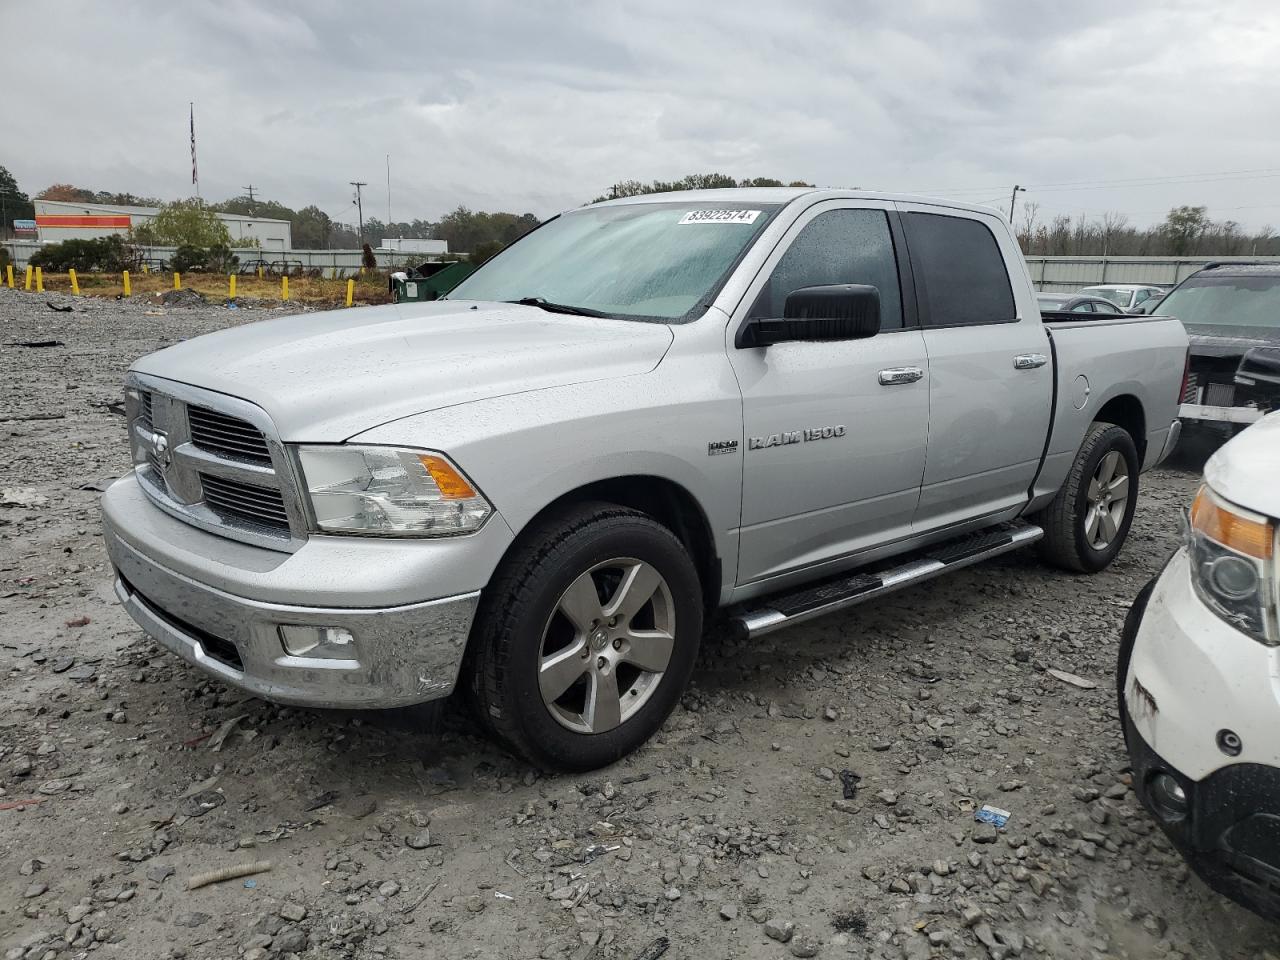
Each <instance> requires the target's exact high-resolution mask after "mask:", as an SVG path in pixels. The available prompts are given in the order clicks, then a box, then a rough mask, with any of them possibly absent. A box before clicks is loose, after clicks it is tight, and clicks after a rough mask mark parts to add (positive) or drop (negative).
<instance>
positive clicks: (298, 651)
mask: <svg viewBox="0 0 1280 960" xmlns="http://www.w3.org/2000/svg"><path fill="white" fill-rule="evenodd" d="M277 629H278V632H279V634H280V644H281V646H283V647H284V652H285V653H287V654H289V656H291V657H328V658H330V659H337V660H354V659H355V658H356V650H355V643H356V638H355V636H354V635H353V634H352V633H351V631H350V630H344V629H343V628H342V627H316V626H299V625H294V624H288V623H282V624H280V626H279V627H278V628H277Z"/></svg>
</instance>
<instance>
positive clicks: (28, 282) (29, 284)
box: [22, 264, 31, 290]
mask: <svg viewBox="0 0 1280 960" xmlns="http://www.w3.org/2000/svg"><path fill="white" fill-rule="evenodd" d="M22 289H23V290H30V289H31V264H27V282H26V283H25V284H24V285H23V287H22Z"/></svg>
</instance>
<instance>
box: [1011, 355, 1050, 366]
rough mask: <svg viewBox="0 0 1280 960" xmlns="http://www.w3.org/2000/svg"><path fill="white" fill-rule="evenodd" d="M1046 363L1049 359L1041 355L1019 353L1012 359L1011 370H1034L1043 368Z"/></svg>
mask: <svg viewBox="0 0 1280 960" xmlns="http://www.w3.org/2000/svg"><path fill="white" fill-rule="evenodd" d="M1048 362H1049V358H1048V357H1046V356H1045V355H1044V354H1043V353H1020V354H1018V356H1016V357H1014V358H1013V369H1015V370H1034V369H1036V367H1043V366H1044V365H1045V364H1046V363H1048Z"/></svg>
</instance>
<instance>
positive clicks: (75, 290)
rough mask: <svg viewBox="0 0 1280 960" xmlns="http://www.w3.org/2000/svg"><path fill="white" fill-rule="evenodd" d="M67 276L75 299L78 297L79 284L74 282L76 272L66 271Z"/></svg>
mask: <svg viewBox="0 0 1280 960" xmlns="http://www.w3.org/2000/svg"><path fill="white" fill-rule="evenodd" d="M67 274H68V275H69V276H70V277H71V292H72V293H73V294H75V295H76V296H77V297H78V296H80V284H79V283H78V282H77V281H76V272H75V271H74V270H68V271H67Z"/></svg>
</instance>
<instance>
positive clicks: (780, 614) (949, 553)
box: [730, 522, 1044, 637]
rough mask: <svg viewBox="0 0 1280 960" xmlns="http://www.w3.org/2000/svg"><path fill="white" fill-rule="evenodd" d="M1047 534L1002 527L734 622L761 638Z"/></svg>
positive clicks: (787, 597)
mask: <svg viewBox="0 0 1280 960" xmlns="http://www.w3.org/2000/svg"><path fill="white" fill-rule="evenodd" d="M1043 536H1044V530H1042V529H1041V528H1040V527H1037V526H1035V525H1034V524H1030V523H1022V522H1013V523H1004V524H1000V525H999V526H996V527H993V528H991V529H989V530H982V531H979V532H978V533H972V534H968V535H967V536H963V537H957V538H956V539H954V540H947V541H944V542H943V543H939V544H935V545H934V546H932V547H929V548H927V549H925V550H922V551H920V552H918V553H913V554H908V557H907V559H906V561H905V562H901V558H896V559H898V560H899V563H898V566H895V567H888V568H885V569H881V570H876V571H874V572H867V571H859V572H856V573H853V574H846V575H843V576H841V577H838V578H836V579H833V580H826V581H823V582H821V583H819V584H817V585H816V586H813V585H811V586H804V587H801V588H799V589H797V590H793V591H791V592H789V593H781V594H775V595H773V596H771V597H764V598H762V599H760V600H756V601H752V603H753V604H754V605H753V606H751V607H748V608H745V609H743V608H740V609H738V610H737V611H736V612H735V613H733V614H731V616H730V620H731V622H733V623H735V624H736V625H737V626H738V628H739V629H741V630H742V632H743V633H744V634H745V635H746V636H748V637H759V636H762V635H764V634H766V633H772V632H773V631H774V630H781V629H782V628H783V627H789V626H791V625H792V624H796V623H803V622H804V621H806V620H812V619H814V618H815V617H821V616H824V615H826V614H828V613H834V612H835V611H837V610H844V609H845V608H846V607H852V606H853V605H854V604H857V603H865V602H866V601H867V600H874V599H875V598H877V597H882V596H884V595H885V594H886V593H892V592H893V591H895V590H901V589H902V588H903V587H909V586H912V585H913V584H917V583H923V582H924V581H925V580H932V579H933V578H934V577H937V576H941V575H942V574H944V573H950V572H951V571H952V570H959V569H960V568H961V567H968V566H972V565H973V564H975V563H980V562H981V561H983V560H986V559H988V558H990V557H996V556H999V555H1000V554H1002V553H1008V552H1009V551H1010V550H1017V549H1018V548H1019V547H1025V546H1026V545H1027V544H1029V543H1035V542H1036V541H1037V540H1039V539H1040V538H1041V537H1043Z"/></svg>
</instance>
